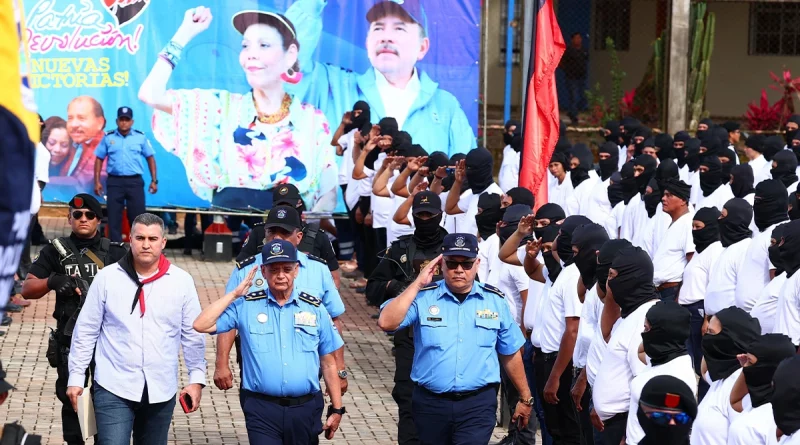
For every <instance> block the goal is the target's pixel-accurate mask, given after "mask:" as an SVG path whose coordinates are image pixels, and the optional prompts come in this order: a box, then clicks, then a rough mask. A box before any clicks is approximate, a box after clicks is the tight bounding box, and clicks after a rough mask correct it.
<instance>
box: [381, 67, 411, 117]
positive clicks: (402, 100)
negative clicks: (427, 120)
mask: <svg viewBox="0 0 800 445" xmlns="http://www.w3.org/2000/svg"><path fill="white" fill-rule="evenodd" d="M375 87H376V88H377V89H378V94H380V96H381V102H382V104H383V109H384V111H385V112H386V117H393V118H394V119H395V120H396V121H397V128H398V130H402V129H403V124H404V123H405V122H406V118H408V113H409V111H411V106H412V105H413V104H414V101H416V100H417V96H419V92H420V89H421V83H420V81H419V76H418V75H417V69H416V68H414V72H413V73H411V80H409V81H408V83H407V84H406V86H405V88H398V87H396V86H394V85H392V84H390V83H389V81H388V80H386V77H384V75H383V74H382V73H381V72H380V71H378V70H375Z"/></svg>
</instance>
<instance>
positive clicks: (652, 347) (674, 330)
mask: <svg viewBox="0 0 800 445" xmlns="http://www.w3.org/2000/svg"><path fill="white" fill-rule="evenodd" d="M689 318H690V315H689V311H687V310H686V309H684V308H683V307H681V306H680V305H679V304H678V303H675V302H674V301H660V302H658V303H656V305H655V306H653V307H651V308H650V310H648V311H647V317H646V319H645V323H644V332H642V348H640V349H639V359H640V360H641V361H643V362H645V363H647V364H648V365H649V366H648V368H647V369H646V370H644V371H642V372H640V373H639V374H638V375H637V376H636V377H634V379H633V381H631V403H630V411H629V413H628V414H629V415H628V429H627V433H626V435H625V436H626V443H629V444H636V443H641V440H642V439H643V438H644V437H645V431H644V430H643V429H642V425H641V424H640V419H639V417H638V416H637V415H636V414H637V411H638V408H639V400H640V397H641V395H642V389H643V388H644V387H645V386H646V384H647V382H649V381H650V380H652V379H654V378H656V377H658V376H663V375H669V376H672V377H676V378H678V379H680V381H682V382H683V383H684V384H686V385H687V386H688V387H689V388H696V387H697V384H696V383H695V382H696V381H697V380H696V377H695V374H694V368H693V367H692V359H691V358H690V357H689V353H688V352H687V350H686V340H687V339H688V338H689ZM691 396H692V399H694V398H695V394H694V391H691ZM647 420H651V421H652V419H647ZM683 437H685V439H687V440H688V438H689V430H688V429H687V430H686V431H685V433H684V436H683ZM667 443H669V442H667Z"/></svg>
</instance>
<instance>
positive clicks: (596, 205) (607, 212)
mask: <svg viewBox="0 0 800 445" xmlns="http://www.w3.org/2000/svg"><path fill="white" fill-rule="evenodd" d="M610 184H611V180H610V179H606V180H605V181H602V182H597V183H595V186H594V188H592V191H591V194H590V195H589V199H588V200H587V201H586V202H587V206H586V213H585V216H586V217H587V218H589V219H591V220H592V222H594V223H597V224H601V225H603V224H605V222H606V220H607V219H608V217H609V216H611V210H612V209H611V202H609V200H608V186H609V185H610Z"/></svg>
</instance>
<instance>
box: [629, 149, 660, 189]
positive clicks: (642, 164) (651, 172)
mask: <svg viewBox="0 0 800 445" xmlns="http://www.w3.org/2000/svg"><path fill="white" fill-rule="evenodd" d="M657 164H658V161H656V160H655V159H654V158H653V157H651V156H639V157H638V158H636V159H634V160H633V166H634V170H635V171H636V187H637V189H638V192H639V193H640V194H641V195H642V196H644V195H645V193H647V185H648V184H649V183H650V180H651V179H653V178H654V177H655V175H656V168H657ZM623 178H624V176H623Z"/></svg>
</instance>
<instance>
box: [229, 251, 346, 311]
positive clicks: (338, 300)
mask: <svg viewBox="0 0 800 445" xmlns="http://www.w3.org/2000/svg"><path fill="white" fill-rule="evenodd" d="M297 261H298V262H299V263H300V272H299V273H298V274H297V278H295V280H294V285H295V287H296V288H298V289H299V290H301V291H303V292H307V293H309V294H311V295H314V296H315V297H317V298H319V299H321V300H322V304H323V305H324V306H325V309H327V311H328V313H329V314H330V315H331V317H334V318H335V317H338V316H340V315H342V314H343V313H344V303H343V302H342V297H341V296H340V295H339V290H338V289H337V288H336V284H335V283H334V282H333V276H332V275H331V271H330V269H328V265H327V263H325V262H324V261H323V262H320V261H322V260H320V261H317V260H314V259H311V258H309V257H308V255H307V254H305V253H303V252H300V251H298V252H297ZM261 264H263V260H262V259H261V254H258V255H254V256H252V257H250V258H247V259H245V260H244V261H242V262H240V263H236V267H235V268H234V269H233V273H232V274H231V277H230V278H229V279H228V284H226V285H225V293H228V292H232V291H233V290H234V289H236V287H237V286H238V285H239V283H241V282H242V280H244V279H245V277H247V274H248V273H250V268H251V267H257V268H258V271H257V272H256V276H255V278H254V279H253V285H252V286H251V287H250V290H249V291H248V292H257V291H260V290H265V289H266V288H267V280H266V279H265V278H264V275H262V274H261V268H260V267H259V266H261Z"/></svg>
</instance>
